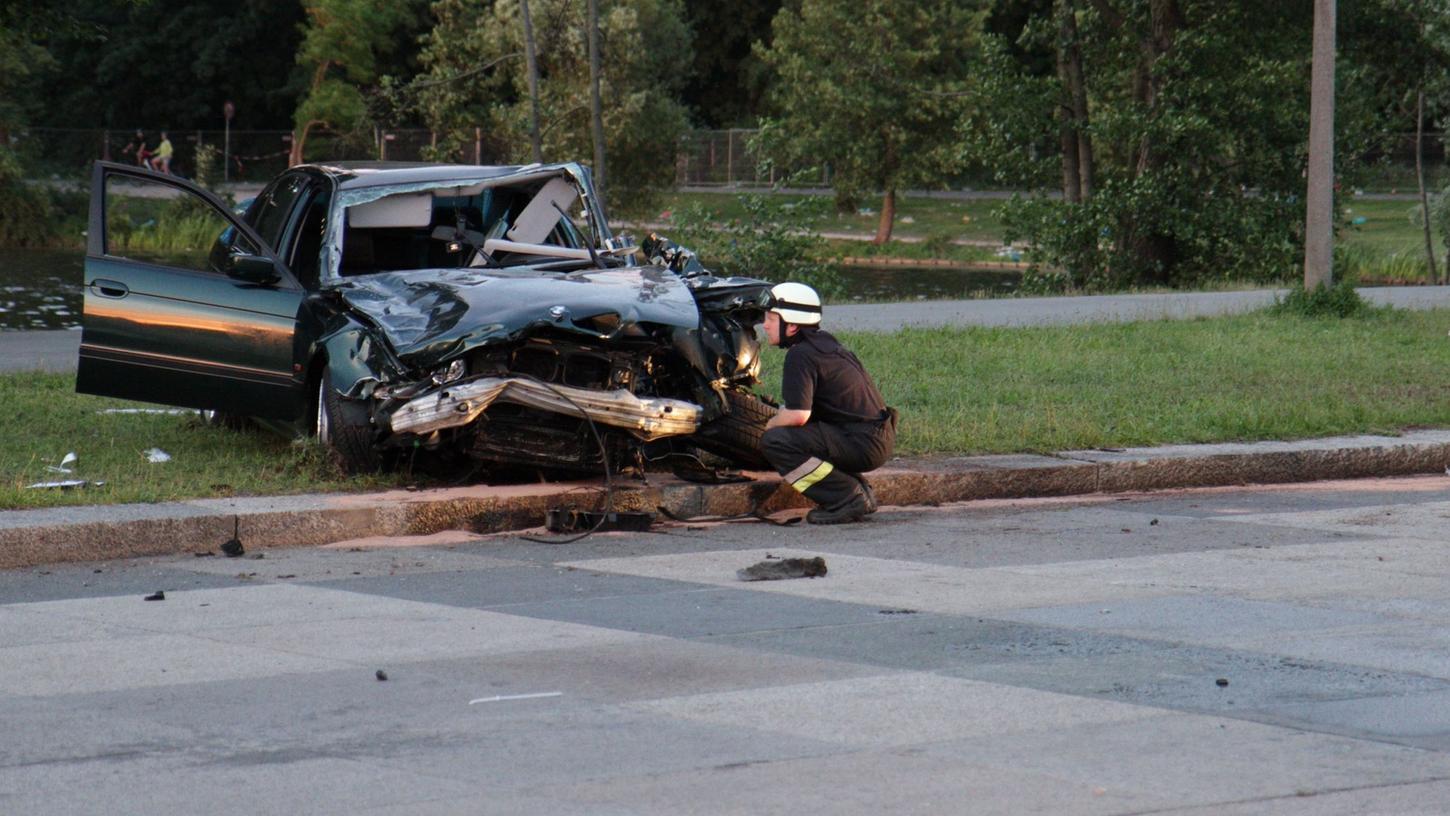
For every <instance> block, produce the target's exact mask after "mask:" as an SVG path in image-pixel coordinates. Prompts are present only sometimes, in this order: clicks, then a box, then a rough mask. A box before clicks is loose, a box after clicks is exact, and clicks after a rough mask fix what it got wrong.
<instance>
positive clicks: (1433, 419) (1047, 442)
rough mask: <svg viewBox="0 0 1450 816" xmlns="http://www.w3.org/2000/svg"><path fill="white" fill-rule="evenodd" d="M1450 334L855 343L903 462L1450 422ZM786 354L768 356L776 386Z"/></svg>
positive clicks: (1239, 327)
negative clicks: (897, 422)
mask: <svg viewBox="0 0 1450 816" xmlns="http://www.w3.org/2000/svg"><path fill="white" fill-rule="evenodd" d="M1447 324H1450V311H1446V310H1440V311H1430V312H1403V311H1396V312H1392V313H1386V312H1383V311H1377V312H1374V313H1373V314H1372V315H1371V316H1370V317H1367V318H1362V319H1353V320H1311V319H1303V318H1293V317H1282V318H1273V317H1269V316H1267V315H1266V314H1262V313H1260V314H1255V315H1249V316H1242V317H1233V318H1218V319H1212V320H1194V321H1162V322H1142V323H1129V324H1120V325H1093V326H1068V327H1051V328H1032V329H993V328H965V329H930V330H927V329H911V330H906V331H903V332H900V333H897V334H893V335H873V334H855V333H842V339H843V341H844V342H845V343H846V344H847V345H848V346H849V347H851V348H852V349H853V350H854V351H856V352H857V354H858V355H859V356H860V357H861V360H862V362H863V363H864V364H865V366H866V368H867V370H869V371H871V372H872V374H873V376H874V377H875V378H876V381H877V383H878V384H879V385H880V387H881V390H882V392H883V394H884V395H885V396H886V398H887V400H888V402H890V403H892V404H893V405H895V406H896V407H897V408H898V409H900V410H901V411H902V426H901V436H900V438H899V440H898V452H901V453H906V454H923V453H1013V452H1044V453H1045V452H1052V451H1058V450H1072V449H1080V448H1097V447H1127V446H1140V445H1160V444H1172V443H1191V442H1226V441H1251V440H1263V439H1300V438H1312V437H1321V436H1331V435H1335V434H1344V433H1368V432H1374V433H1394V432H1396V431H1399V430H1401V429H1404V428H1408V427H1416V426H1437V427H1443V426H1450V383H1447V381H1446V377H1445V372H1446V371H1447V370H1450V341H1447V339H1446V337H1445V327H1446V325H1447ZM780 360H781V354H780V352H779V351H777V350H775V349H771V350H769V353H768V354H767V356H766V357H765V365H766V374H765V381H766V383H768V384H769V385H770V388H774V387H776V383H778V382H779V376H780V374H779V365H780ZM766 390H770V389H769V388H768V389H766Z"/></svg>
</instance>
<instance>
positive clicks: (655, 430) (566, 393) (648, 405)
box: [391, 377, 701, 442]
mask: <svg viewBox="0 0 1450 816" xmlns="http://www.w3.org/2000/svg"><path fill="white" fill-rule="evenodd" d="M497 400H503V401H504V402H513V403H518V404H520V405H527V406H529V407H530V408H538V409H540V410H544V411H551V412H553V413H558V414H564V415H566V416H579V412H580V410H582V411H583V412H584V414H585V415H586V416H588V418H589V419H591V420H593V421H594V422H597V423H599V424H601V425H610V426H613V427H616V428H626V429H628V430H630V431H633V432H634V433H635V435H637V436H638V437H639V438H641V439H643V440H645V441H647V442H648V441H652V440H655V439H661V438H663V437H667V436H680V435H682V434H692V433H694V432H695V431H696V429H698V428H699V426H700V411H701V409H700V406H698V405H696V404H695V403H693V402H686V401H685V400H677V399H667V398H664V397H653V398H647V399H641V398H639V397H636V396H635V395H634V394H631V393H629V392H628V391H625V390H624V389H619V390H615V391H594V390H590V389H585V388H575V387H572V386H567V385H546V384H544V383H541V382H538V381H535V380H526V379H520V378H517V377H506V378H505V377H485V378H483V379H478V380H472V381H470V382H467V383H463V384H461V385H453V386H448V387H446V388H443V389H440V390H439V391H437V392H436V393H433V394H427V395H424V396H421V397H417V398H415V399H412V400H409V401H408V402H407V403H405V404H404V405H403V406H402V407H400V408H398V409H397V410H396V411H394V412H393V414H392V417H391V425H392V428H393V432H394V433H414V434H426V433H432V432H433V431H438V430H443V429H445V428H458V427H462V426H464V425H467V424H469V423H470V422H473V421H474V420H475V419H477V418H478V417H479V415H480V414H482V413H483V412H484V411H486V410H488V407H489V406H490V405H492V404H493V403H494V402H495V401H497Z"/></svg>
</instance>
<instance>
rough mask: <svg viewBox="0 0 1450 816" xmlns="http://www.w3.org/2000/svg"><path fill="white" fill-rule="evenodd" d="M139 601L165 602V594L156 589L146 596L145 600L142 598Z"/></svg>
mask: <svg viewBox="0 0 1450 816" xmlns="http://www.w3.org/2000/svg"><path fill="white" fill-rule="evenodd" d="M141 600H143V601H164V600H166V593H165V592H162V591H161V590H159V589H158V590H156V591H155V592H153V593H151V594H150V595H147V596H146V597H145V598H142V599H141Z"/></svg>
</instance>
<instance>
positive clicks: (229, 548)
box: [222, 516, 247, 558]
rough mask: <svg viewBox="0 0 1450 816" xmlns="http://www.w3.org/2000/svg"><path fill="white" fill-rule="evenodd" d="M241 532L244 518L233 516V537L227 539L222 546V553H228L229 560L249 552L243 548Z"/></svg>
mask: <svg viewBox="0 0 1450 816" xmlns="http://www.w3.org/2000/svg"><path fill="white" fill-rule="evenodd" d="M241 530H242V517H241V516H232V537H231V538H229V539H227V542H226V543H225V544H222V552H223V553H226V556H227V558H236V557H238V556H240V555H241V554H242V553H245V552H246V551H247V550H246V548H245V547H243V546H242V537H241Z"/></svg>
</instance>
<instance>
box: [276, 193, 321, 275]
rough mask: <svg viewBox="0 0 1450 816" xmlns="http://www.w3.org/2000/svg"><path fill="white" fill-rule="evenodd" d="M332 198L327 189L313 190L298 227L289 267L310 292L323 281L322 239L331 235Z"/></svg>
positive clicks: (288, 260) (288, 262) (288, 263)
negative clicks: (329, 219) (328, 215)
mask: <svg viewBox="0 0 1450 816" xmlns="http://www.w3.org/2000/svg"><path fill="white" fill-rule="evenodd" d="M331 203H332V197H331V196H329V195H328V194H327V192H326V191H324V190H318V189H316V188H313V189H312V190H311V191H310V194H309V197H308V199H307V201H306V203H305V204H304V205H303V206H304V207H305V208H306V209H305V210H303V212H302V220H301V222H300V223H298V225H297V238H296V240H294V241H293V242H292V256H291V257H290V258H287V266H288V267H289V268H290V269H291V270H292V274H293V275H295V276H296V277H297V280H298V282H300V283H301V284H302V285H303V286H305V287H307V288H308V289H316V288H317V286H318V280H319V278H320V275H319V272H320V269H319V264H320V258H319V256H320V254H321V252H322V239H323V236H325V235H326V234H327V211H328V208H329V205H331Z"/></svg>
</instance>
